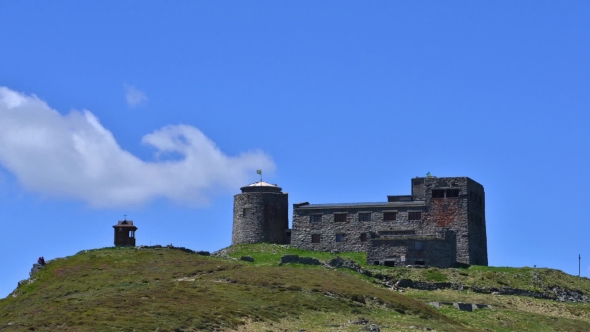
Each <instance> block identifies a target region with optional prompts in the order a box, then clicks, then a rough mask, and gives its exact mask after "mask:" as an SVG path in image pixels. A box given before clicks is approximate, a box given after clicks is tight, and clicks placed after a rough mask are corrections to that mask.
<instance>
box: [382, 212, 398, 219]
mask: <svg viewBox="0 0 590 332" xmlns="http://www.w3.org/2000/svg"><path fill="white" fill-rule="evenodd" d="M396 219H397V212H383V221H395V220H396Z"/></svg>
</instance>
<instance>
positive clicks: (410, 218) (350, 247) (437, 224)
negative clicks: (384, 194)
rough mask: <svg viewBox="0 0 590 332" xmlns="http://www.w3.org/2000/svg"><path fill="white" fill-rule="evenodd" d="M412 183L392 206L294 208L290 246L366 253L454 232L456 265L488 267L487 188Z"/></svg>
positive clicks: (441, 181) (468, 183) (432, 180)
mask: <svg viewBox="0 0 590 332" xmlns="http://www.w3.org/2000/svg"><path fill="white" fill-rule="evenodd" d="M411 183H412V195H404V196H388V201H387V202H380V203H347V204H309V203H301V204H294V205H293V230H292V239H291V244H292V245H293V246H295V247H299V248H304V249H308V250H320V251H331V250H340V251H367V249H368V244H369V241H370V240H371V239H376V238H381V237H383V236H388V237H389V236H424V235H431V234H440V233H441V232H442V231H443V230H451V231H453V232H454V233H455V235H456V252H455V254H456V260H457V262H459V263H464V264H475V265H487V264H488V259H487V238H486V227H485V193H484V190H483V186H482V185H480V184H479V183H477V182H475V181H473V180H472V179H470V178H467V177H449V178H437V177H425V178H415V179H412V181H411ZM343 214H345V215H346V216H345V217H342V216H340V217H337V215H343ZM337 218H338V220H336V219H337ZM449 255H451V254H450V253H449Z"/></svg>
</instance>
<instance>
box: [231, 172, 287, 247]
mask: <svg viewBox="0 0 590 332" xmlns="http://www.w3.org/2000/svg"><path fill="white" fill-rule="evenodd" d="M241 190H242V193H241V194H237V195H235V196H234V224H233V233H232V245H235V244H240V243H262V242H270V243H286V242H287V240H286V231H287V230H288V228H289V210H288V209H289V201H288V195H287V193H283V192H281V188H280V187H277V186H276V185H271V184H269V183H266V182H262V181H261V182H257V183H254V184H251V185H249V186H245V187H242V188H241Z"/></svg>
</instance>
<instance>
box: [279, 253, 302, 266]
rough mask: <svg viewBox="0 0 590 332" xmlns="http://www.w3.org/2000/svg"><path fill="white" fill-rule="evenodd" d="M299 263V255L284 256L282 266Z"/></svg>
mask: <svg viewBox="0 0 590 332" xmlns="http://www.w3.org/2000/svg"><path fill="white" fill-rule="evenodd" d="M297 262H299V256H298V255H283V257H281V263H282V264H287V263H297Z"/></svg>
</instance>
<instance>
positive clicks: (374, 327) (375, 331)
mask: <svg viewBox="0 0 590 332" xmlns="http://www.w3.org/2000/svg"><path fill="white" fill-rule="evenodd" d="M360 331H372V332H380V331H381V329H380V328H379V326H377V325H375V324H371V325H367V326H365V327H363V328H361V329H360Z"/></svg>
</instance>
